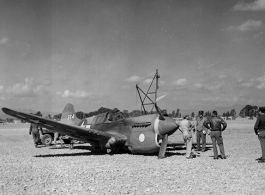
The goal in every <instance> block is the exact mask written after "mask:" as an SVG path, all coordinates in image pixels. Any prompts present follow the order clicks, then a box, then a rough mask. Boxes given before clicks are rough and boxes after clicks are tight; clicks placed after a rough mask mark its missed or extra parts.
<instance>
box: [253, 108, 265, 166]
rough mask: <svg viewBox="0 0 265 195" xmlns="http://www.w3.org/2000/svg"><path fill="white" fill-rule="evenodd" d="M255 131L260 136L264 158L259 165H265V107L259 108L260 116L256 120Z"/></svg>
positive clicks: (260, 159) (259, 160)
mask: <svg viewBox="0 0 265 195" xmlns="http://www.w3.org/2000/svg"><path fill="white" fill-rule="evenodd" d="M254 130H255V133H256V135H258V138H259V141H260V146H261V151H262V157H260V158H259V159H258V162H259V163H265V107H260V108H259V116H258V118H257V120H256V123H255V126H254Z"/></svg>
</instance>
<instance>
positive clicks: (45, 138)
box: [41, 134, 53, 146]
mask: <svg viewBox="0 0 265 195" xmlns="http://www.w3.org/2000/svg"><path fill="white" fill-rule="evenodd" d="M52 140H53V139H52V136H51V135H50V134H44V135H43V136H42V138H41V142H42V143H43V144H44V145H46V146H50V145H51V144H52Z"/></svg>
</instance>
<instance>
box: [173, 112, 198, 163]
mask: <svg viewBox="0 0 265 195" xmlns="http://www.w3.org/2000/svg"><path fill="white" fill-rule="evenodd" d="M176 124H177V125H179V128H180V130H181V132H182V133H183V139H184V142H185V144H186V158H187V159H192V158H195V157H196V156H195V155H194V154H193V152H192V133H191V130H192V125H191V122H190V120H189V115H186V116H184V118H183V120H182V121H180V122H176Z"/></svg>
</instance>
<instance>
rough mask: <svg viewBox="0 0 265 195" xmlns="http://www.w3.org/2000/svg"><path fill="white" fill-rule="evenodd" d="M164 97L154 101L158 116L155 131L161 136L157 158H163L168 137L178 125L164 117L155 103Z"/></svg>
mask: <svg viewBox="0 0 265 195" xmlns="http://www.w3.org/2000/svg"><path fill="white" fill-rule="evenodd" d="M165 96H166V95H162V96H160V97H158V98H157V99H156V101H155V109H156V111H157V113H158V114H159V117H158V119H157V121H156V122H155V127H154V128H155V131H156V132H157V133H158V135H160V136H162V143H161V145H160V150H159V154H158V158H159V159H161V158H165V154H166V149H167V144H168V136H169V135H171V134H173V133H174V132H175V131H176V130H177V129H178V127H179V126H178V125H177V124H176V123H175V120H173V119H172V118H168V117H166V118H165V117H164V116H163V114H162V111H161V109H160V108H159V107H158V106H157V102H158V101H159V100H161V99H162V98H164V97H165Z"/></svg>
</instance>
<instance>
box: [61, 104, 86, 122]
mask: <svg viewBox="0 0 265 195" xmlns="http://www.w3.org/2000/svg"><path fill="white" fill-rule="evenodd" d="M80 121H81V120H80V119H78V118H77V117H76V114H75V109H74V106H73V104H70V103H68V104H66V106H65V107H64V109H63V113H62V116H61V120H60V122H62V123H65V124H68V125H74V124H77V123H79V122H80Z"/></svg>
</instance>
